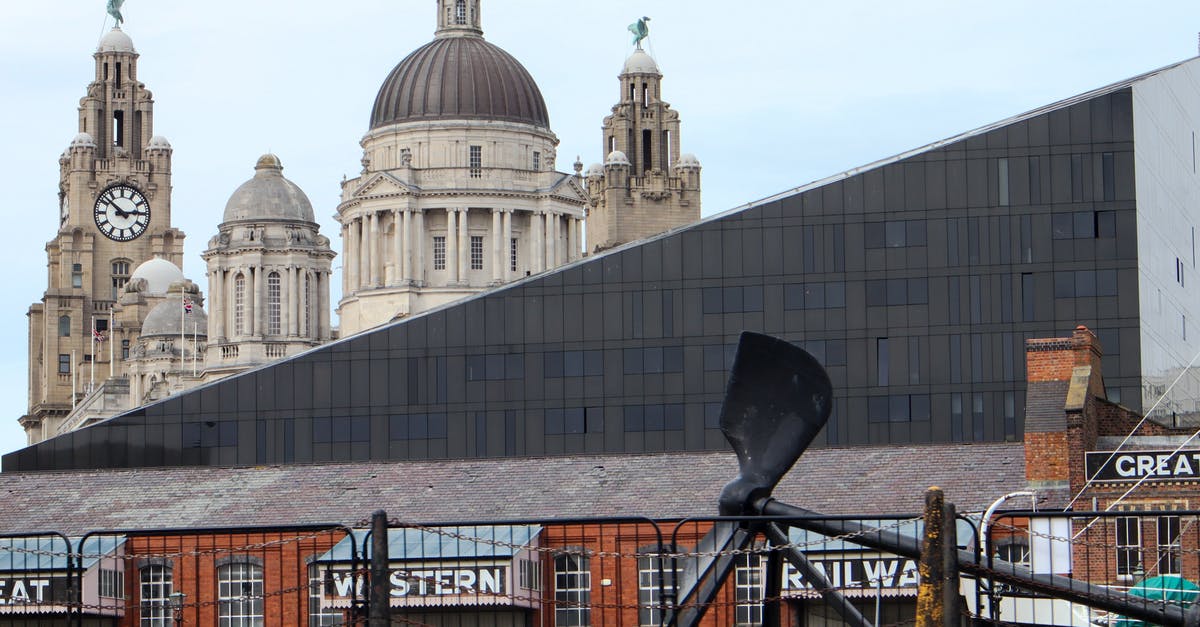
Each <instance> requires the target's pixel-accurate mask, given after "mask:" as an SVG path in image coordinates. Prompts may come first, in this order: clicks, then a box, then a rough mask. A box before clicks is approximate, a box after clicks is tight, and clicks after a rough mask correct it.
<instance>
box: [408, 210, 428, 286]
mask: <svg viewBox="0 0 1200 627" xmlns="http://www.w3.org/2000/svg"><path fill="white" fill-rule="evenodd" d="M413 219H414V220H416V224H415V226H414V227H413V230H412V235H413V238H412V244H413V247H412V261H413V272H412V278H413V282H414V283H415V284H416V285H425V244H426V243H427V242H426V240H427V239H428V238H429V233H428V232H427V231H426V230H425V211H424V210H421V211H417V213H416V215H414V216H413Z"/></svg>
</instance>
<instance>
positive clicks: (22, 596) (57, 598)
mask: <svg viewBox="0 0 1200 627" xmlns="http://www.w3.org/2000/svg"><path fill="white" fill-rule="evenodd" d="M66 590H67V579H66V578H65V577H15V578H7V577H0V605H42V604H49V603H55V602H62V601H64V600H65V596H66Z"/></svg>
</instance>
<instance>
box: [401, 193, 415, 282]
mask: <svg viewBox="0 0 1200 627" xmlns="http://www.w3.org/2000/svg"><path fill="white" fill-rule="evenodd" d="M403 227H404V231H403V235H402V239H401V241H402V244H401V249H400V250H401V252H400V265H401V275H400V276H401V279H402V282H404V283H407V282H408V281H412V280H413V211H412V210H410V209H404V225H403Z"/></svg>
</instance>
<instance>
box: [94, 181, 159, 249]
mask: <svg viewBox="0 0 1200 627" xmlns="http://www.w3.org/2000/svg"><path fill="white" fill-rule="evenodd" d="M147 226H150V203H148V202H146V197H145V196H142V193H141V192H139V191H138V190H137V189H135V188H133V187H130V186H128V185H113V186H112V187H109V188H108V189H106V190H104V191H103V192H101V193H100V197H99V198H97V199H96V228H98V229H100V232H101V233H103V234H104V236H105V237H107V238H109V239H111V240H116V241H118V242H128V241H129V240H132V239H134V238H136V237H137V236H139V235H141V234H142V233H144V232H145V231H146V227H147Z"/></svg>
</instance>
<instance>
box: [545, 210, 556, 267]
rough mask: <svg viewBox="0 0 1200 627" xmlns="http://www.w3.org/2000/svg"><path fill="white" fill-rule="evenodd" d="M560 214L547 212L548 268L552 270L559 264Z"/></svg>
mask: <svg viewBox="0 0 1200 627" xmlns="http://www.w3.org/2000/svg"><path fill="white" fill-rule="evenodd" d="M557 223H558V216H556V215H554V213H553V212H550V211H547V212H546V269H547V270H550V269H552V268H554V267H555V266H557V265H558V246H557V244H558V228H557V226H558V224H557Z"/></svg>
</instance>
